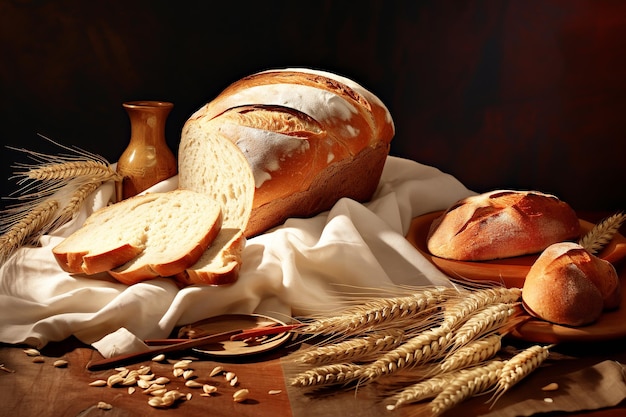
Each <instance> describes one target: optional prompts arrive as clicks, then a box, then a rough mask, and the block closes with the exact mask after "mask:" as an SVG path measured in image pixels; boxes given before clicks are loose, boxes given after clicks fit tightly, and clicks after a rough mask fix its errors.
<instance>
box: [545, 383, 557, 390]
mask: <svg viewBox="0 0 626 417" xmlns="http://www.w3.org/2000/svg"><path fill="white" fill-rule="evenodd" d="M557 389H559V384H557V383H556V382H552V383H550V384H548V385H546V386H545V387H543V388H541V390H542V391H556V390H557Z"/></svg>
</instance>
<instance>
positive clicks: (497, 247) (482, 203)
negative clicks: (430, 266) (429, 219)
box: [427, 190, 580, 261]
mask: <svg viewBox="0 0 626 417" xmlns="http://www.w3.org/2000/svg"><path fill="white" fill-rule="evenodd" d="M579 234H580V223H579V221H578V218H577V216H576V213H575V212H574V210H573V209H572V208H571V207H570V206H569V205H568V204H567V203H565V202H563V201H561V200H559V199H558V198H556V197H554V196H552V195H548V194H544V193H540V192H537V191H515V190H496V191H492V192H488V193H484V194H480V195H477V196H472V197H468V198H466V199H463V200H461V201H459V202H457V203H456V204H454V205H453V206H452V207H450V208H449V209H448V210H446V211H445V212H444V213H443V214H442V215H441V216H440V217H439V218H437V219H436V220H435V221H434V222H433V223H432V225H431V228H430V231H429V234H428V237H427V239H428V250H429V251H430V253H432V254H433V255H435V256H438V257H440V258H446V259H454V260H461V261H484V260H492V259H501V258H510V257H514V256H520V255H527V254H532V253H539V252H541V251H542V250H544V249H545V248H546V247H548V246H549V245H551V244H552V243H556V242H562V241H566V240H571V239H575V238H577V237H578V236H579Z"/></svg>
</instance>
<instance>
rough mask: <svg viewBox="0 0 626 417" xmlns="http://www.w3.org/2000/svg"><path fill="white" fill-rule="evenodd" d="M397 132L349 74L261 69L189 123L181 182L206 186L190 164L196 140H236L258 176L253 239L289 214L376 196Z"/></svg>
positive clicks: (311, 212)
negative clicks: (335, 186) (337, 184)
mask: <svg viewBox="0 0 626 417" xmlns="http://www.w3.org/2000/svg"><path fill="white" fill-rule="evenodd" d="M209 122H210V123H209ZM209 130H211V132H209ZM394 133H395V128H394V124H393V120H392V118H391V115H390V113H389V111H388V109H387V108H386V107H385V106H384V104H383V103H382V102H381V101H380V99H378V98H377V97H376V96H375V95H374V94H372V93H371V92H369V91H368V90H366V89H365V88H363V87H362V86H360V85H359V84H357V83H356V82H354V81H352V80H350V79H348V78H345V77H341V76H338V75H336V74H331V73H328V72H323V71H315V70H308V69H284V70H271V71H265V72H260V73H257V74H253V75H251V76H248V77H244V78H242V79H241V80H239V81H236V82H235V83H233V84H231V85H230V86H229V87H227V88H226V89H225V90H224V91H222V93H220V94H219V95H218V96H217V97H216V98H215V99H214V100H212V101H211V102H209V103H207V104H206V105H205V106H203V107H202V108H200V109H199V110H198V111H196V112H195V113H194V114H193V115H192V116H191V117H190V119H189V120H188V121H187V123H186V124H185V127H184V128H183V134H182V136H181V146H180V148H179V161H181V160H182V161H183V162H182V163H180V162H179V183H180V184H181V186H182V187H183V188H190V189H194V190H199V191H202V187H199V188H198V184H199V183H200V182H202V181H204V179H202V178H200V177H201V175H200V174H199V173H198V172H197V165H196V166H192V165H190V164H188V163H187V162H185V161H186V160H191V159H192V158H195V157H194V156H192V157H188V156H187V155H186V153H188V152H191V153H197V152H198V147H199V146H201V145H200V144H199V142H198V138H200V137H206V136H207V135H209V134H211V135H215V136H220V137H222V138H223V139H226V140H229V141H231V142H233V143H235V144H236V145H237V147H238V148H239V149H240V151H241V152H242V153H243V154H244V155H245V158H246V160H247V162H248V169H249V170H251V172H252V175H253V178H254V187H255V190H254V201H253V207H252V212H251V219H250V221H249V224H248V227H247V230H246V235H247V236H251V235H254V234H258V233H260V232H263V231H266V230H267V229H268V228H270V227H272V226H275V225H277V224H279V223H280V222H282V221H284V220H285V219H286V218H287V217H290V216H309V215H314V214H317V213H319V212H321V211H323V210H326V209H329V208H330V206H331V205H332V204H333V203H334V202H336V201H337V200H338V199H339V198H341V197H349V198H353V199H356V200H358V201H365V200H367V199H369V198H371V195H372V194H373V192H374V190H375V188H376V185H377V184H378V181H379V179H380V174H381V172H382V166H383V165H384V161H385V159H386V156H387V154H388V151H389V144H390V142H391V139H392V138H393V135H394ZM189 142H193V145H188V143H189ZM206 146H210V145H206ZM371 149H376V151H375V152H371ZM204 153H207V152H206V151H205V152H204ZM353 161H356V163H353ZM195 162H196V163H202V160H201V159H195ZM337 164H342V168H341V172H338V171H337V170H336V169H334V168H333V166H335V165H337ZM331 175H332V176H334V178H330V176H331ZM339 177H341V181H340V179H339ZM329 180H332V181H334V182H344V183H345V186H344V187H343V188H342V189H341V190H333V189H331V188H330V187H328V186H325V185H324V184H326V183H327V182H329ZM203 186H204V185H203ZM315 187H321V188H319V189H317V188H315ZM300 193H301V195H298V194H300ZM295 195H298V198H297V199H295V198H294V196H295ZM320 197H321V198H320Z"/></svg>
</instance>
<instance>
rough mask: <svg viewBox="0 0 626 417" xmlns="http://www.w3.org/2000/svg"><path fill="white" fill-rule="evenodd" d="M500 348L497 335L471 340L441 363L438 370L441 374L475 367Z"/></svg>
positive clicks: (500, 340)
mask: <svg viewBox="0 0 626 417" xmlns="http://www.w3.org/2000/svg"><path fill="white" fill-rule="evenodd" d="M501 347H502V335H500V334H498V333H494V334H491V335H489V336H486V337H484V338H481V339H477V340H473V341H471V342H469V343H468V344H466V345H465V346H463V347H461V348H459V349H457V350H455V351H454V352H453V353H451V354H450V355H449V356H447V357H446V358H445V359H444V360H443V361H441V363H440V364H439V369H440V370H441V371H442V372H451V371H454V370H457V369H462V368H468V367H470V366H474V365H477V364H479V363H481V362H484V361H486V360H487V359H490V358H492V357H494V356H495V355H496V354H497V353H498V351H499V350H500V348H501Z"/></svg>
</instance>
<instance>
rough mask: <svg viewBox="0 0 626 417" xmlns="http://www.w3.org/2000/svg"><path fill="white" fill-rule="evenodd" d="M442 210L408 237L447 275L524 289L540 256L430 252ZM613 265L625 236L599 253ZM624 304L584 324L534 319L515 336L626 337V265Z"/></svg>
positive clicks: (624, 249) (585, 226) (553, 339)
mask: <svg viewBox="0 0 626 417" xmlns="http://www.w3.org/2000/svg"><path fill="white" fill-rule="evenodd" d="M442 213H443V212H442V211H437V212H433V213H428V214H425V215H423V216H419V217H416V218H415V219H413V221H412V222H411V226H410V228H409V231H408V233H407V236H406V238H407V240H408V241H409V242H410V243H411V244H412V245H413V246H414V247H415V248H416V249H417V250H418V251H419V252H420V253H421V254H422V255H424V257H426V259H428V260H429V261H431V262H432V263H433V264H434V265H435V266H436V267H437V268H439V269H440V270H442V271H443V272H444V273H446V274H447V275H448V276H450V277H452V278H456V279H461V280H468V281H481V282H484V283H486V282H494V283H499V284H503V285H505V286H507V287H517V288H522V287H523V286H524V279H525V278H526V275H527V274H528V271H529V269H530V267H531V265H532V264H533V263H534V262H535V260H536V259H537V255H531V256H518V257H515V258H508V259H498V260H493V261H481V262H465V261H454V260H450V259H443V258H438V257H436V256H433V255H431V254H430V252H428V248H427V244H426V239H427V236H428V230H429V229H430V224H431V223H432V222H433V220H435V219H436V218H437V217H439V216H440V215H441V214H442ZM580 227H581V233H583V234H584V233H586V232H588V231H589V230H591V228H592V227H593V224H592V223H589V222H587V221H585V220H580ZM598 256H599V257H600V258H602V259H605V260H607V261H609V262H611V263H613V264H614V265H616V264H618V263H619V262H620V261H622V260H623V259H624V258H626V238H624V236H622V235H621V234H619V233H618V234H616V235H615V236H614V237H613V239H612V240H611V242H610V244H608V245H607V246H606V247H605V248H604V249H603V250H602V252H600V253H599V254H598ZM620 280H621V282H622V288H624V290H623V291H622V303H621V306H620V308H618V309H617V310H615V311H610V312H605V313H604V314H603V315H602V316H601V317H600V319H599V320H598V321H596V322H595V323H593V324H591V325H589V326H584V327H567V326H559V325H556V324H552V323H548V322H546V321H543V320H538V319H534V318H531V319H529V320H528V321H526V322H524V323H523V324H521V325H519V326H517V328H516V329H514V330H513V331H512V333H511V335H512V336H514V337H517V338H520V339H523V340H527V341H531V342H538V343H558V342H565V341H599V340H610V339H615V338H619V337H624V336H626V324H625V323H626V268H621V273H620Z"/></svg>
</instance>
